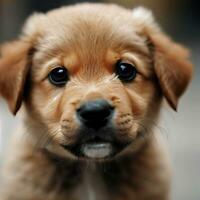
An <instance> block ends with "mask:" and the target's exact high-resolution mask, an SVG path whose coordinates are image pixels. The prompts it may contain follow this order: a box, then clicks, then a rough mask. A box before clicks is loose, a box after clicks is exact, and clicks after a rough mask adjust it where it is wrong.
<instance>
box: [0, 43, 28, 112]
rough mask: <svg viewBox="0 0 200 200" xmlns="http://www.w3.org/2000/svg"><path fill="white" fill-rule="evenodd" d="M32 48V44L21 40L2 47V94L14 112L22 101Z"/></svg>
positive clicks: (0, 66)
mask: <svg viewBox="0 0 200 200" xmlns="http://www.w3.org/2000/svg"><path fill="white" fill-rule="evenodd" d="M30 49H31V46H30V44H29V43H28V42H25V41H21V40H19V41H14V42H10V43H8V44H5V45H3V46H2V47H1V57H0V95H1V96H2V97H3V98H4V99H5V100H6V101H7V103H8V105H9V108H10V110H11V111H12V113H13V114H16V113H17V111H18V110H19V108H20V106H21V103H22V98H23V92H24V85H25V81H26V77H27V74H28V70H29V58H28V57H29V52H30Z"/></svg>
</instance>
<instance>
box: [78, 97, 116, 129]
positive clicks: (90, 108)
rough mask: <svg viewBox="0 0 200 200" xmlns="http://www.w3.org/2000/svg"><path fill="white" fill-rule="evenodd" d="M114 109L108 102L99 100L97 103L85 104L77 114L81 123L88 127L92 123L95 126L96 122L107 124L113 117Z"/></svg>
mask: <svg viewBox="0 0 200 200" xmlns="http://www.w3.org/2000/svg"><path fill="white" fill-rule="evenodd" d="M113 109H114V107H113V106H111V105H110V104H109V102H107V101H106V100H103V99H99V100H95V101H89V102H87V103H85V104H83V105H82V106H81V107H80V108H79V109H78V110H77V114H78V116H79V118H80V120H81V121H83V122H84V123H85V124H86V125H88V123H90V125H89V126H91V125H92V124H94V125H95V122H98V123H99V124H101V122H105V121H106V120H108V119H109V117H110V116H111V115H112V112H113Z"/></svg>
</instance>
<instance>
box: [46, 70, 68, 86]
mask: <svg viewBox="0 0 200 200" xmlns="http://www.w3.org/2000/svg"><path fill="white" fill-rule="evenodd" d="M48 78H49V81H50V82H51V83H52V84H53V85H56V86H63V85H65V84H66V83H67V81H68V80H69V77H68V72H67V69H66V68H64V67H57V68H54V69H53V70H52V71H51V72H50V73H49V75H48Z"/></svg>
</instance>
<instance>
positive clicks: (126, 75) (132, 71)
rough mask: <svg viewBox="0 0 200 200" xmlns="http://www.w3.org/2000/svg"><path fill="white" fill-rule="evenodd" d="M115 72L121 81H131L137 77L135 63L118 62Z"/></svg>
mask: <svg viewBox="0 0 200 200" xmlns="http://www.w3.org/2000/svg"><path fill="white" fill-rule="evenodd" d="M115 73H116V74H117V75H118V78H119V79H120V80H121V81H125V82H126V81H131V80H133V79H135V77H136V75H137V70H136V68H135V66H134V65H131V64H129V63H125V62H121V61H120V62H118V63H117V65H116V71H115Z"/></svg>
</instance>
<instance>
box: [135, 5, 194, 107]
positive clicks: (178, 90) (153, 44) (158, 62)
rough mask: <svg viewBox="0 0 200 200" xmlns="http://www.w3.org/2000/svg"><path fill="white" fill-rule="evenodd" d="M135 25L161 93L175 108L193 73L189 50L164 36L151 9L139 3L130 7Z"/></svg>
mask: <svg viewBox="0 0 200 200" xmlns="http://www.w3.org/2000/svg"><path fill="white" fill-rule="evenodd" d="M133 18H134V21H135V24H136V26H138V28H139V29H140V33H139V34H142V35H143V36H144V37H145V38H146V39H147V42H148V46H149V49H150V51H151V53H152V57H153V64H154V70H155V73H156V76H157V78H158V82H159V85H160V88H161V90H162V93H163V95H164V96H165V98H166V99H167V101H168V103H169V104H170V106H171V107H172V108H173V109H174V110H176V109H177V104H178V99H179V97H180V96H181V95H182V94H183V92H184V91H185V89H186V87H187V85H188V83H189V82H190V80H191V77H192V64H191V63H190V62H189V61H188V58H189V52H188V50H187V49H186V48H184V47H183V46H181V45H180V44H177V43H175V42H174V41H172V40H171V39H170V38H169V37H167V36H166V35H165V34H164V33H163V32H162V31H161V30H160V28H159V26H158V25H157V24H156V23H155V20H154V17H153V15H152V12H151V11H150V10H148V9H146V8H143V7H139V8H136V9H134V10H133Z"/></svg>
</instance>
